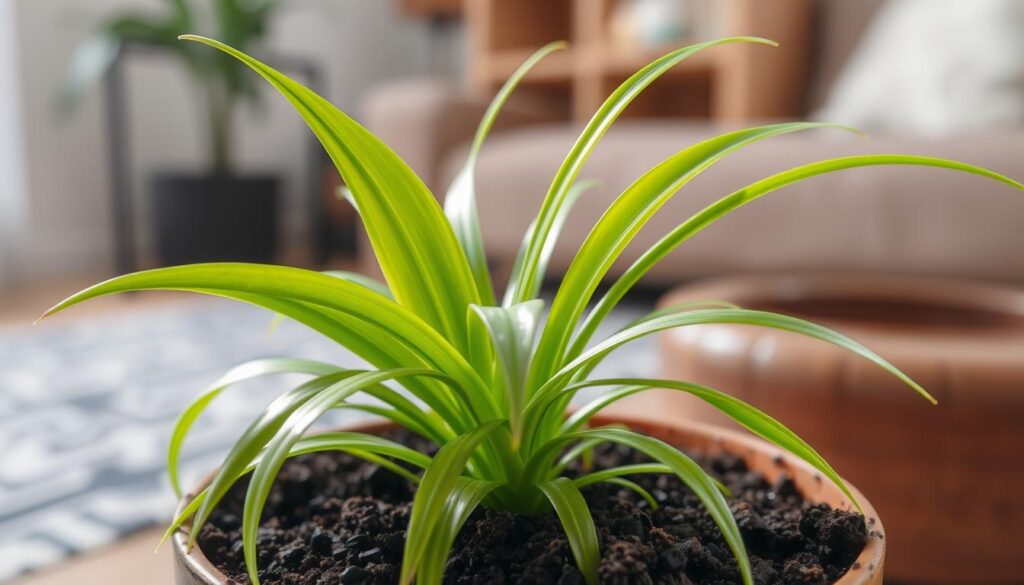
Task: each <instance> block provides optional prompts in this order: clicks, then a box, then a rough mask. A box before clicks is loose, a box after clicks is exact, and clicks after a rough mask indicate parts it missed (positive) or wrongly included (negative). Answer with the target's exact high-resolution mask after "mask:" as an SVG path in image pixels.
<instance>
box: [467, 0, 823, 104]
mask: <svg viewBox="0 0 1024 585" xmlns="http://www.w3.org/2000/svg"><path fill="white" fill-rule="evenodd" d="M679 1H684V0H679ZM615 2H616V0H464V12H465V16H466V22H467V31H468V33H469V43H470V78H471V81H472V83H473V84H474V86H475V87H476V89H477V90H480V91H494V89H496V88H497V87H498V86H500V85H501V84H502V83H504V81H505V80H506V79H507V78H508V76H509V75H511V74H512V72H513V71H515V70H516V68H517V67H519V65H520V64H522V62H523V61H524V60H525V59H526V58H527V57H529V55H530V54H531V53H533V51H534V50H536V49H537V48H538V47H540V46H542V45H543V44H545V43H548V42H550V41H554V40H559V39H567V40H569V41H570V43H571V47H570V48H569V49H568V50H564V51H559V52H557V53H554V54H552V55H551V56H549V57H548V58H546V59H545V60H544V61H542V62H541V63H540V64H539V65H538V66H537V67H536V68H535V69H534V70H533V71H531V72H530V75H529V76H528V77H527V78H526V79H525V80H524V81H523V86H524V87H527V88H529V87H539V88H545V87H546V88H551V87H561V88H565V89H566V90H568V91H569V92H570V94H569V99H570V102H571V107H570V108H569V111H570V115H571V117H572V118H573V119H575V120H577V121H582V120H586V119H587V118H589V117H590V116H591V115H592V114H593V112H594V111H595V110H596V109H597V108H598V107H599V106H600V104H601V102H602V101H604V99H605V98H606V97H607V96H608V94H609V93H611V91H613V90H614V88H615V86H616V84H617V83H619V82H621V81H622V80H624V79H625V78H626V77H628V76H629V75H632V74H633V73H635V72H636V71H637V70H638V69H640V68H642V67H643V66H645V65H647V64H648V63H650V62H651V61H653V60H654V59H656V58H657V57H660V56H661V55H664V54H665V53H668V52H670V51H672V50H673V49H676V48H678V47H680V46H684V45H686V44H689V42H685V41H680V42H679V43H673V44H672V45H666V46H660V47H630V46H622V45H621V44H617V43H614V42H612V41H611V40H610V38H609V32H608V30H607V29H608V18H609V15H610V14H611V12H612V9H613V6H614V4H615ZM714 6H715V7H716V9H719V10H721V11H722V14H720V15H716V20H718V21H719V22H721V23H724V28H725V30H724V31H723V33H722V34H723V36H724V35H740V34H744V35H758V36H763V37H766V38H771V39H774V40H776V41H779V42H780V43H781V44H782V47H784V48H782V49H772V48H770V47H765V46H762V45H754V44H731V45H727V46H721V47H714V48H711V49H709V50H707V51H702V52H700V53H697V54H695V55H693V56H692V57H690V58H688V59H686V60H685V61H683V62H682V63H680V64H679V65H677V66H676V67H674V68H673V69H672V70H671V71H670V72H668V73H666V74H665V75H664V78H663V79H660V80H659V81H658V82H657V83H655V84H654V86H653V87H652V88H650V89H649V90H648V91H650V92H653V94H654V95H652V96H651V97H650V98H649V99H644V100H643V105H642V106H641V105H640V104H639V103H638V104H635V105H636V106H637V107H633V106H631V108H630V111H631V114H630V115H639V116H644V117H679V116H687V117H692V116H699V117H705V118H713V119H716V120H721V121H730V122H735V121H743V120H750V119H755V118H780V117H787V116H793V115H796V114H797V113H798V112H799V111H800V109H801V106H802V104H801V103H800V95H801V88H802V86H803V83H804V75H805V68H806V65H807V53H808V50H809V43H808V39H809V29H810V17H811V0H774V1H773V2H766V1H765V0H719V1H718V2H716V3H715V4H714ZM700 40H707V39H695V40H694V42H696V41H700ZM673 92H677V95H673ZM632 110H636V111H635V112H633V111H632Z"/></svg>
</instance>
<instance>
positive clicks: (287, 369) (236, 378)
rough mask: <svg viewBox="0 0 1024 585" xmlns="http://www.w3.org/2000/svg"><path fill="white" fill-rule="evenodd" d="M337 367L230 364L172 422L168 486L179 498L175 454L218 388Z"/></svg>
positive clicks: (289, 362)
mask: <svg viewBox="0 0 1024 585" xmlns="http://www.w3.org/2000/svg"><path fill="white" fill-rule="evenodd" d="M339 371H341V368H339V367H337V366H334V365H331V364H325V363H323V362H316V361H312V360H301V359H290V358H271V359H262V360H254V361H251V362H247V363H244V364H242V365H240V366H236V367H234V368H232V369H231V370H230V371H228V373H226V374H224V375H223V376H222V377H221V378H220V379H219V380H217V381H216V382H214V383H213V384H212V385H210V387H209V388H208V389H207V390H206V391H205V392H203V394H202V395H200V396H199V398H197V399H196V400H194V401H193V402H192V404H190V405H189V406H188V408H186V409H185V410H184V411H183V412H182V413H181V415H179V416H178V420H177V422H175V424H174V430H173V431H172V432H171V441H170V444H169V445H168V446H167V473H168V475H169V476H170V478H171V486H172V487H173V488H174V493H175V495H177V496H178V497H179V498H180V497H181V494H182V491H181V483H180V480H179V476H178V456H179V454H180V453H181V446H182V444H183V443H184V442H185V437H186V436H187V435H188V432H189V430H190V429H191V428H192V425H193V424H195V421H196V419H198V418H199V415H201V414H202V413H203V411H204V410H206V408H207V407H208V406H209V405H210V403H211V402H213V401H214V400H215V399H216V398H217V397H218V396H220V393H221V392H223V391H224V390H226V389H227V388H228V387H229V386H233V385H235V384H238V383H240V382H243V381H245V380H249V379H252V378H256V377H259V376H265V375H269V374H287V373H295V374H309V375H313V376H324V375H327V374H332V373H336V372H339Z"/></svg>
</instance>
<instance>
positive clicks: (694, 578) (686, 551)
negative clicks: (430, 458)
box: [199, 433, 867, 585]
mask: <svg viewBox="0 0 1024 585" xmlns="http://www.w3.org/2000/svg"><path fill="white" fill-rule="evenodd" d="M391 438H393V439H397V440H399V441H401V442H403V443H406V444H408V445H410V446H413V447H415V448H418V449H421V450H423V451H430V450H431V446H430V445H429V444H427V443H426V442H424V441H422V440H420V439H417V438H415V437H412V436H411V435H408V434H405V433H400V434H394V435H391ZM691 455H693V454H691ZM693 456H694V458H695V459H697V461H698V462H700V463H701V464H702V465H703V466H704V467H705V468H706V469H708V470H709V471H711V472H712V474H713V475H714V476H715V477H717V478H718V479H719V480H720V481H722V482H723V483H724V484H725V485H726V486H728V487H729V489H730V490H731V491H732V493H733V494H734V496H735V498H734V499H733V500H731V501H730V505H731V507H732V510H733V513H734V514H735V516H736V519H737V523H738V524H739V527H740V530H741V531H742V533H743V538H744V541H745V542H746V545H747V550H748V553H749V555H750V561H751V564H752V567H753V570H754V578H755V581H756V582H757V583H759V584H761V583H764V584H775V583H782V584H790V583H831V582H833V581H835V580H836V579H838V578H839V577H840V576H842V575H843V573H845V572H846V570H847V569H848V568H849V567H850V565H851V564H852V563H853V562H854V560H855V559H856V557H857V556H858V555H859V554H860V551H861V550H862V549H863V548H864V544H865V542H866V539H867V527H866V525H865V523H864V518H863V517H862V516H860V515H857V514H853V513H849V512H845V511H841V510H834V509H831V508H829V507H828V506H825V505H816V504H810V503H807V502H804V501H803V499H802V498H801V496H800V494H799V493H798V492H797V490H796V488H795V486H794V484H793V482H792V481H791V480H789V479H788V478H786V477H782V478H781V479H780V480H779V481H777V482H775V483H774V484H770V483H768V482H767V481H765V478H764V477H763V476H762V475H760V474H758V473H754V472H751V471H749V470H748V469H747V468H746V465H745V463H744V462H743V460H742V459H739V458H737V457H733V456H730V455H719V456H714V457H707V458H706V457H701V456H699V455H693ZM643 461H646V459H645V457H644V456H642V455H640V454H638V453H636V452H634V451H633V450H631V449H629V448H625V447H616V446H607V447H603V448H599V450H598V451H597V453H596V454H595V457H594V466H595V468H603V467H610V466H616V465H624V464H629V463H640V462H643ZM631 479H633V480H634V481H636V482H637V483H639V484H641V485H642V486H644V487H645V488H646V489H647V490H648V491H650V493H651V494H652V495H653V496H654V497H655V498H656V499H657V500H658V501H659V507H658V509H657V510H652V509H651V507H650V506H649V505H648V504H647V503H646V502H645V501H643V500H642V499H641V498H639V497H638V496H636V495H635V494H634V493H633V492H632V491H629V490H624V489H621V488H619V487H618V486H615V485H610V484H595V485H594V486H591V487H588V488H586V489H584V490H583V492H584V495H585V496H586V499H587V501H588V503H589V504H590V507H591V512H592V514H593V516H594V521H595V523H596V524H597V528H598V532H599V537H600V541H601V554H602V560H601V568H600V578H601V583H604V584H614V585H627V584H651V583H656V584H672V585H697V584H725V583H729V584H732V583H739V582H740V579H739V573H738V571H737V569H736V563H735V562H734V560H733V558H732V555H731V554H730V552H729V549H728V547H727V546H726V545H725V543H724V541H723V540H722V538H721V535H720V533H719V531H718V528H717V527H716V526H715V524H714V522H713V521H712V520H711V518H710V516H708V514H707V513H706V512H705V510H704V508H703V506H702V505H701V504H700V502H699V501H698V500H697V498H696V497H695V496H693V494H692V493H691V492H690V491H689V490H688V489H687V488H686V487H685V486H684V485H683V484H682V482H680V481H679V480H678V479H676V478H675V477H674V476H658V475H639V476H635V477H632V478H631ZM245 484H246V482H245V481H244V480H243V481H240V482H239V483H238V485H236V486H235V487H234V488H233V489H232V491H231V493H230V494H229V495H228V496H227V497H226V498H225V500H224V501H223V502H222V504H221V506H220V507H219V508H218V509H217V511H216V512H215V513H214V514H213V516H212V517H211V520H210V522H209V523H208V524H207V525H206V526H205V527H204V528H203V530H202V533H201V534H200V537H199V544H200V546H201V548H202V550H203V552H204V553H205V554H206V556H207V557H208V558H209V559H210V560H211V561H212V562H213V563H214V564H215V565H216V566H217V567H218V568H219V569H220V570H221V571H222V572H224V573H225V574H226V575H228V576H229V577H231V578H232V579H233V580H234V581H236V582H237V583H239V584H247V583H249V579H248V577H247V576H246V573H245V568H244V561H243V554H242V542H241V536H240V530H239V528H240V521H239V518H240V517H241V511H242V502H243V499H244V496H245V488H246V485H245ZM412 495H413V489H412V487H411V485H410V484H409V483H408V482H406V481H405V480H404V479H402V478H400V477H398V476H397V475H395V474H394V473H392V472H390V471H388V470H386V469H382V468H380V467H378V466H377V465H374V464H371V463H366V462H363V461H362V460H359V459H356V458H355V457H352V456H349V455H345V454H341V453H322V454H313V455H306V456H302V457H298V458H295V459H293V460H291V461H289V462H288V463H286V465H285V467H284V468H283V469H282V471H281V474H280V476H279V477H278V481H277V484H276V485H275V487H274V489H273V491H272V492H271V496H270V499H269V500H268V502H267V506H266V510H265V513H264V514H265V516H264V523H263V525H262V528H261V529H260V533H259V539H258V547H259V551H260V559H259V566H260V581H261V582H262V583H264V584H265V585H275V584H282V585H328V584H329V585H336V584H341V585H353V584H358V585H377V584H387V585H391V584H394V583H397V581H398V575H399V566H400V563H401V560H402V547H403V544H404V540H405V528H406V526H407V524H408V521H409V508H410V502H411V499H412ZM445 583H446V584H457V585H477V584H479V585H485V584H486V585H501V584H531V585H532V584H541V585H546V584H550V585H583V584H584V580H583V577H582V575H581V574H580V573H579V571H577V570H576V567H575V564H574V562H573V559H572V553H571V552H570V550H569V546H568V543H567V542H566V539H565V536H564V533H563V532H562V529H561V526H560V525H559V523H558V520H557V518H556V517H555V515H554V513H553V512H552V513H548V514H541V515H522V514H512V513H506V512H494V511H490V510H483V509H480V510H478V511H477V512H476V513H475V514H474V515H473V516H472V517H471V518H470V519H469V521H468V522H467V523H466V525H465V526H464V527H463V528H462V531H461V532H460V534H459V537H458V539H457V540H456V543H455V546H454V548H453V549H452V554H451V557H450V559H449V562H448V568H447V572H446V575H445Z"/></svg>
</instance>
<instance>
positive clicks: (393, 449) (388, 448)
mask: <svg viewBox="0 0 1024 585" xmlns="http://www.w3.org/2000/svg"><path fill="white" fill-rule="evenodd" d="M322 451H345V452H348V453H353V454H357V455H359V456H361V457H364V456H365V455H366V454H367V453H371V454H374V455H383V456H387V457H393V458H395V459H397V460H399V461H402V462H405V463H408V464H410V465H414V466H416V467H419V468H421V469H425V468H426V467H427V466H428V465H430V458H429V457H427V456H426V455H424V454H423V453H420V452H419V451H414V450H413V449H410V448H408V447H406V446H405V445H401V444H399V443H396V442H394V441H390V440H388V439H384V438H382V437H378V436H376V435H368V434H365V433H351V432H334V433H321V434H317V435H310V436H306V437H303V438H302V439H301V440H299V441H298V442H297V443H295V445H294V446H293V447H292V448H291V450H290V451H289V453H288V457H289V458H291V457H296V456H298V455H305V454H306V453H316V452H322ZM259 459H260V458H259V457H257V458H256V459H255V460H254V461H253V462H252V463H250V464H249V465H247V466H246V467H244V468H242V469H240V470H239V471H237V473H236V474H235V475H234V476H233V477H232V478H230V480H229V482H228V483H229V484H234V483H235V482H236V481H238V479H239V478H241V477H242V476H244V475H245V474H247V473H251V472H252V470H253V469H255V468H256V465H257V463H259ZM378 462H379V461H378ZM415 480H416V482H418V481H419V478H415ZM212 487H213V486H212V485H211V486H207V487H206V488H205V489H203V490H202V491H201V492H199V493H198V494H196V497H194V498H192V500H191V501H189V503H188V504H187V505H186V506H185V507H184V508H183V509H182V511H181V512H180V513H179V514H178V516H176V517H175V518H174V520H173V521H172V522H171V525H170V526H169V527H168V528H167V530H166V531H165V532H164V535H163V537H162V538H161V540H160V542H161V543H163V542H164V541H166V540H167V539H168V538H170V537H171V535H173V534H174V532H175V531H176V530H178V529H179V528H181V527H182V526H183V525H184V524H185V522H187V521H188V519H189V518H191V517H192V516H193V515H194V514H196V513H197V512H198V510H199V508H200V507H201V506H202V505H203V504H204V503H205V502H206V500H207V499H208V498H210V494H211V488H212ZM190 533H194V529H193V530H192V531H191V532H190Z"/></svg>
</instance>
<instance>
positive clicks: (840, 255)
mask: <svg viewBox="0 0 1024 585" xmlns="http://www.w3.org/2000/svg"><path fill="white" fill-rule="evenodd" d="M577 132H578V131H577V130H576V129H574V128H570V127H567V126H545V127H538V128H535V129H528V130H516V131H509V132H504V133H501V134H498V135H495V136H493V137H492V138H491V139H490V140H489V141H488V142H487V144H486V145H485V147H484V149H483V152H482V153H481V157H480V159H479V162H478V169H477V171H478V174H477V196H478V198H479V208H480V213H481V221H482V222H483V228H484V234H485V238H486V245H487V251H488V254H490V255H492V256H495V257H498V258H500V259H503V260H506V261H509V260H511V259H512V258H513V257H514V255H515V252H516V250H517V249H518V246H519V244H520V241H521V238H522V234H523V232H524V230H525V229H526V226H527V225H528V224H529V222H530V221H531V220H532V219H533V218H534V216H535V215H536V213H537V210H538V209H539V206H540V202H541V200H542V199H543V197H544V194H545V193H546V190H547V187H548V185H549V183H550V180H551V177H552V176H553V175H554V173H555V170H556V168H557V167H558V165H559V164H560V163H561V162H562V160H563V158H564V156H565V153H567V152H568V150H569V148H570V146H571V145H572V142H573V141H574V139H575V137H576V135H577ZM838 132H839V131H825V132H805V133H800V134H793V135H787V136H780V137H776V138H772V139H769V140H766V141H763V142H761V143H758V144H755V145H752V146H749V147H747V148H746V149H744V150H742V151H740V152H737V153H734V154H732V155H730V156H729V157H727V158H726V159H724V160H723V161H721V162H719V163H718V164H717V165H715V166H714V167H712V168H711V169H708V170H707V171H706V172H705V173H704V174H702V175H701V176H699V177H697V178H696V179H695V180H694V181H693V182H692V183H690V184H689V185H687V186H686V187H684V188H683V190H682V191H681V192H680V193H679V195H678V196H677V197H676V198H675V199H674V200H673V201H671V202H670V203H669V204H668V205H666V206H665V207H664V208H663V209H662V210H661V211H660V212H659V213H658V214H657V215H655V217H654V218H653V219H652V221H651V222H650V223H649V224H648V225H647V227H646V228H645V229H644V230H643V231H642V232H641V233H640V234H639V235H638V237H637V239H636V241H635V242H634V245H633V246H631V247H630V248H629V249H627V250H626V252H625V254H624V257H625V258H626V260H627V261H629V260H634V259H635V258H636V257H637V256H638V255H639V254H640V253H642V251H643V250H644V249H646V248H647V247H648V246H650V245H651V244H653V243H654V242H655V241H657V239H658V238H660V237H661V236H662V235H664V234H665V233H666V232H667V231H669V230H670V229H671V228H673V227H674V226H675V225H677V224H678V223H680V222H681V221H683V220H685V219H686V218H687V217H689V215H690V214H692V213H693V212H695V211H697V210H699V209H700V208H702V207H703V206H705V205H707V204H708V203H710V202H712V201H713V200H715V199H716V198H718V197H720V196H723V195H725V194H727V193H729V192H731V191H732V190H735V189H737V188H740V187H742V186H744V185H746V184H749V183H751V182H753V181H755V180H757V179H760V178H762V177H765V176H767V175H769V174H772V173H775V172H778V171H781V170H785V169H786V168H790V167H793V166H796V165H799V164H803V163H807V162H812V161H816V160H821V159H824V158H828V157H834V156H843V155H850V154H864V153H872V152H892V153H908V154H926V155H934V156H943V157H948V158H954V159H959V160H963V161H966V162H970V163H974V164H979V165H982V166H987V167H990V168H992V169H994V170H996V171H999V172H1002V173H1005V174H1008V175H1010V176H1014V177H1016V178H1018V179H1019V178H1020V177H1021V176H1022V175H1024V168H1022V165H1021V161H1020V156H1019V153H1020V152H1024V133H1017V134H985V135H976V136H961V137H957V138H955V139H948V140H932V141H920V140H913V139H907V138H897V137H886V136H879V137H875V138H871V139H863V138H855V137H849V136H847V135H844V134H837V133H838ZM715 133H717V131H716V130H715V129H713V128H711V127H709V126H707V125H700V124H686V123H678V122H667V121H659V122H640V121H635V122H633V121H627V122H623V123H621V124H619V125H618V126H617V127H616V128H613V129H612V130H611V131H610V132H609V133H608V134H607V135H606V136H605V138H604V140H603V142H602V143H601V145H600V146H599V147H598V149H597V151H596V152H595V153H594V155H593V157H592V158H591V159H590V161H589V162H588V164H587V165H586V167H585V168H584V169H583V172H582V173H581V175H580V176H581V178H595V179H598V180H600V181H601V186H600V187H598V188H595V189H593V190H592V191H591V192H588V193H586V194H585V195H584V196H583V197H582V198H581V200H580V202H579V203H578V204H577V208H576V209H575V210H574V212H573V214H572V215H571V216H570V220H569V222H568V225H567V227H566V231H565V234H564V236H563V238H562V240H561V241H560V243H559V246H558V247H557V249H556V252H555V255H554V258H553V260H552V265H551V269H552V270H564V268H565V267H566V266H567V265H568V263H569V262H570V261H571V259H572V258H573V256H574V254H575V251H576V250H577V249H578V247H579V244H580V243H581V242H582V240H583V238H584V237H585V236H586V234H587V232H588V231H589V228H590V226H592V225H593V224H594V223H595V222H596V221H597V219H598V218H599V217H600V216H601V214H602V213H603V212H604V210H605V209H606V208H607V206H608V204H609V203H610V202H611V201H612V199H613V198H614V197H615V196H616V195H617V194H618V193H620V192H621V191H622V189H624V188H625V187H626V186H628V185H629V183H630V182H632V181H633V180H634V179H636V178H637V177H639V176H640V175H641V174H642V173H643V172H644V171H646V170H647V169H649V168H650V167H652V166H653V165H654V164H656V163H657V162H658V161H660V160H662V159H664V158H665V157H667V156H669V155H671V154H673V153H675V152H677V151H678V150H680V149H682V148H684V147H686V146H687V145H689V144H692V143H693V142H695V141H697V140H700V139H703V138H707V137H709V136H711V135H712V134H715ZM463 157H464V153H463V152H456V153H454V154H453V155H452V156H451V157H449V158H448V159H447V165H446V173H447V176H448V178H449V179H450V178H451V177H452V176H453V174H454V172H455V171H456V170H457V169H458V167H459V166H460V165H461V164H462V161H463V160H464V158H463ZM1022 217H1024V197H1022V196H1021V193H1020V192H1019V191H1017V190H1015V189H1012V188H1010V187H1008V186H1006V185H1003V184H1000V183H996V182H994V181H990V180H987V179H983V178H981V177H977V176H973V175H966V174H962V173H957V172H954V171H949V170H945V169H935V168H916V167H868V168H861V169H851V170H845V171H841V172H838V173H835V174H831V175H825V176H820V177H816V178H813V179H810V180H808V181H805V182H803V183H799V184H795V185H791V186H788V187H786V188H784V189H782V190H780V191H779V192H776V193H773V194H770V195H768V196H766V197H765V198H763V199H760V200H758V201H755V202H753V203H751V204H750V205H748V206H747V207H745V208H742V209H739V210H737V211H736V212H735V213H733V214H732V215H730V216H728V217H726V218H723V219H722V220H720V221H719V222H718V223H716V224H715V225H712V226H710V227H709V228H708V229H707V230H705V231H704V232H702V233H699V234H697V235H696V236H695V237H694V238H693V239H692V240H690V241H689V242H686V243H685V244H684V245H683V246H682V247H681V248H680V249H679V250H678V251H677V252H676V253H674V254H673V255H672V256H670V257H669V258H667V259H666V260H665V261H664V262H662V263H661V264H660V265H659V266H658V267H656V268H655V269H654V270H653V271H652V273H651V278H652V281H653V282H659V281H660V282H661V283H671V282H673V281H678V280H680V279H684V278H688V277H694V276H699V275H707V274H719V273H734V272H746V271H766V270H801V269H830V270H851V271H858V270H863V271H873V272H894V273H908V274H922V275H941V276H962V277H979V278H992V279H1001V280H1008V281H1018V282H1024V254H1021V245H1022V243H1024V237H1022V235H1021V234H1022V231H1021V218H1022ZM624 267H625V265H623V264H622V263H620V265H618V266H617V267H616V269H615V272H620V271H621V270H622V269H623V268H624Z"/></svg>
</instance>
